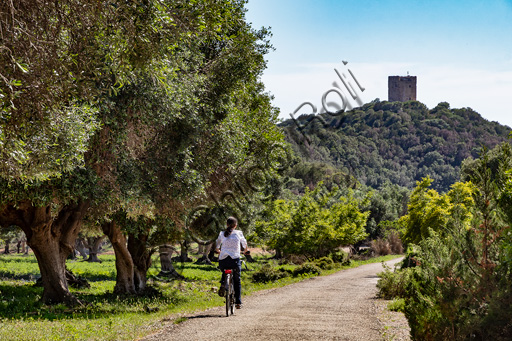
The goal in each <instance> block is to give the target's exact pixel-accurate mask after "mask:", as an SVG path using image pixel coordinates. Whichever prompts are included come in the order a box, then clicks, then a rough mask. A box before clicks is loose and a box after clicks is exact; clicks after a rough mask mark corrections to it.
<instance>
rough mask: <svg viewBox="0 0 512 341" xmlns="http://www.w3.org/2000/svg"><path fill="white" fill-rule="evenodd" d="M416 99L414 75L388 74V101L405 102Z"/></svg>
mask: <svg viewBox="0 0 512 341" xmlns="http://www.w3.org/2000/svg"><path fill="white" fill-rule="evenodd" d="M415 100H416V76H389V77H388V101H390V102H396V101H398V102H405V101H415Z"/></svg>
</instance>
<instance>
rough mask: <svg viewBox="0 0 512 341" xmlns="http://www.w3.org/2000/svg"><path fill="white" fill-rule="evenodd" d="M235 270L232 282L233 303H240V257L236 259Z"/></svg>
mask: <svg viewBox="0 0 512 341" xmlns="http://www.w3.org/2000/svg"><path fill="white" fill-rule="evenodd" d="M235 261H236V268H235V269H236V271H235V273H234V274H233V284H234V285H235V303H236V304H242V282H241V281H240V274H241V272H242V263H241V262H240V258H238V259H236V260H235Z"/></svg>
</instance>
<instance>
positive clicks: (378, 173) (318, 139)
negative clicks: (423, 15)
mask: <svg viewBox="0 0 512 341" xmlns="http://www.w3.org/2000/svg"><path fill="white" fill-rule="evenodd" d="M321 117H322V119H323V122H322V121H321V120H320V119H318V117H316V118H315V116H314V115H302V116H300V117H298V118H297V119H296V121H297V123H299V125H300V126H301V127H302V132H303V133H301V130H300V129H298V127H297V124H296V123H295V122H294V121H293V120H292V119H288V120H286V121H284V122H282V123H281V124H280V125H281V127H283V128H285V129H284V130H285V131H286V135H287V140H288V141H289V142H290V143H291V144H292V146H293V149H294V150H295V152H296V154H297V155H299V156H300V160H299V161H298V163H297V164H296V165H295V166H294V168H293V170H292V172H291V174H290V175H291V177H292V178H296V179H298V180H293V179H292V180H293V181H292V182H291V183H290V184H289V187H290V189H292V190H293V189H299V188H300V187H301V186H302V185H306V186H307V185H314V184H315V183H317V182H318V181H320V180H324V181H325V180H326V179H328V180H327V182H329V179H330V180H331V181H333V182H335V183H337V182H340V181H341V180H342V179H346V178H347V175H351V176H353V177H355V178H356V179H357V180H358V181H359V182H360V183H361V184H363V185H367V186H370V187H374V188H379V187H380V186H381V185H383V184H385V183H386V182H391V183H393V184H397V185H400V186H403V187H408V188H412V187H413V186H414V185H415V183H416V181H417V180H420V179H422V178H423V177H425V176H427V175H429V176H430V177H431V178H432V179H433V180H434V182H433V188H435V189H436V190H439V191H443V192H445V191H447V190H448V189H449V187H450V185H452V184H453V183H454V182H456V181H457V180H458V179H459V171H460V165H461V162H462V161H463V160H464V159H466V158H468V157H473V158H476V157H478V155H479V153H480V151H481V149H482V147H487V148H492V147H493V146H495V145H496V144H498V143H500V142H503V141H506V140H507V138H508V135H509V133H510V130H511V129H510V127H508V126H504V125H501V124H499V123H497V122H489V121H488V120H486V119H484V118H483V117H482V116H481V115H480V114H479V113H477V112H475V111H474V110H472V109H471V108H461V109H450V106H449V104H448V103H446V102H441V103H439V104H438V105H437V106H436V107H435V108H433V109H431V110H429V109H428V108H427V107H426V106H425V105H424V104H422V103H420V102H417V101H410V102H387V101H379V100H374V101H373V102H371V103H367V104H365V105H364V106H362V107H361V108H356V109H354V110H351V111H349V112H345V113H340V114H339V115H336V116H334V115H333V116H330V115H328V114H323V115H322V116H321Z"/></svg>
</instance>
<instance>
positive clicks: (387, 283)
mask: <svg viewBox="0 0 512 341" xmlns="http://www.w3.org/2000/svg"><path fill="white" fill-rule="evenodd" d="M382 265H383V267H384V269H385V270H384V271H383V272H381V273H379V274H378V276H379V281H378V282H377V289H378V290H379V291H378V293H377V295H378V296H379V297H382V298H384V299H387V300H390V299H393V298H405V297H406V296H407V286H408V284H409V283H410V281H411V279H412V277H411V276H412V273H413V271H414V268H406V269H403V270H398V271H396V272H395V271H391V268H390V267H389V266H387V265H386V264H384V263H383V264H382Z"/></svg>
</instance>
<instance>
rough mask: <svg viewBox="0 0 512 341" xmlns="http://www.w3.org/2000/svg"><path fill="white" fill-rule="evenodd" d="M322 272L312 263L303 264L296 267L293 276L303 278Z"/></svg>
mask: <svg viewBox="0 0 512 341" xmlns="http://www.w3.org/2000/svg"><path fill="white" fill-rule="evenodd" d="M321 273H322V270H321V269H320V268H319V267H318V266H317V265H315V264H314V263H304V264H302V265H301V266H299V267H297V268H296V269H294V270H293V276H294V277H297V276H303V275H314V276H316V275H320V274H321Z"/></svg>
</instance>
